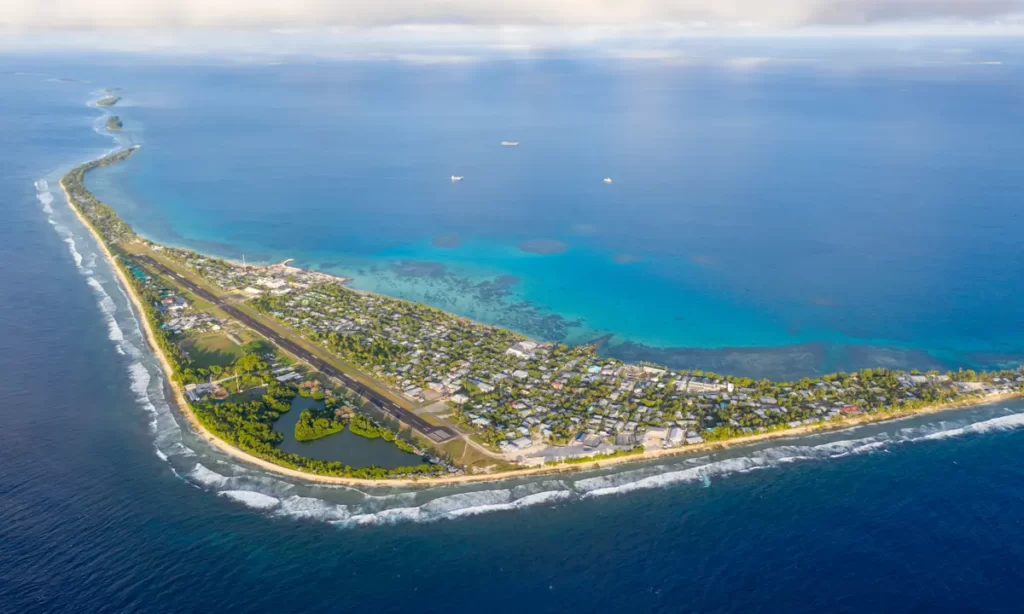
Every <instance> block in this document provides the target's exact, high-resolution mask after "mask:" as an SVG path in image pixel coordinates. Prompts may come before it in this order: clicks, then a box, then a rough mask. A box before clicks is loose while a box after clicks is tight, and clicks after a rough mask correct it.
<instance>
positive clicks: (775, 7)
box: [0, 0, 1024, 28]
mask: <svg viewBox="0 0 1024 614" xmlns="http://www.w3.org/2000/svg"><path fill="white" fill-rule="evenodd" d="M1022 14H1024V0H287V1H282V0H0V24H3V25H5V26H14V27H32V28H155V27H160V28H210V27H228V28H238V27H242V28H245V27H309V26H357V27H367V26H383V25H395V24H472V25H490V26H494V25H549V26H550V25H557V26H566V27H575V26H588V25H635V24H652V23H672V24H680V25H687V24H690V25H693V26H694V27H751V26H760V27H774V28H793V27H807V26H866V27H869V26H872V25H886V24H890V25H891V24H906V23H921V22H944V23H981V24H999V23H1006V22H1014V21H1019V19H1020V17H1021V15H1022Z"/></svg>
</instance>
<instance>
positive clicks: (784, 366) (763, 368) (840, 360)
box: [601, 341, 950, 381]
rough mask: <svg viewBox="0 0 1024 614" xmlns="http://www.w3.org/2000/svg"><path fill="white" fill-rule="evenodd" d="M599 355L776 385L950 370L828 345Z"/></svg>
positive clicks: (922, 358) (640, 347) (614, 349)
mask: <svg viewBox="0 0 1024 614" xmlns="http://www.w3.org/2000/svg"><path fill="white" fill-rule="evenodd" d="M601 353H602V355H605V356H610V357H612V358H616V359H618V360H622V361H624V362H645V361H646V362H652V363H655V364H661V365H665V366H667V367H669V368H671V369H700V370H703V371H713V372H715V373H721V374H723V375H736V376H741V377H752V378H758V379H759V378H768V379H771V380H776V381H793V380H798V379H800V378H803V377H819V376H822V375H825V374H827V373H834V372H836V371H856V370H859V369H866V368H871V367H887V368H891V369H907V370H909V369H920V370H922V371H926V370H929V369H938V370H940V371H943V370H945V369H947V368H950V365H946V364H944V363H943V362H942V361H940V360H938V359H936V358H935V357H934V356H931V355H930V354H928V353H927V352H921V351H917V350H907V349H902V348H890V347H880V346H866V345H841V344H828V343H801V344H795V345H786V346H780V347H759V348H681V347H668V348H664V347H652V346H648V345H644V344H641V343H634V342H632V341H626V342H624V343H620V344H617V345H614V344H611V343H605V344H604V345H603V346H602V347H601Z"/></svg>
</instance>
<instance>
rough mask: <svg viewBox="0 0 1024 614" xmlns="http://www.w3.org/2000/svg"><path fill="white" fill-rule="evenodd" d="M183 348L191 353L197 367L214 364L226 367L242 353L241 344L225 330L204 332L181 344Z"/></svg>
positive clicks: (207, 366) (206, 366)
mask: <svg viewBox="0 0 1024 614" xmlns="http://www.w3.org/2000/svg"><path fill="white" fill-rule="evenodd" d="M181 347H182V349H184V350H185V351H186V352H188V353H189V356H191V357H192V362H193V363H194V365H195V366H196V367H202V368H209V367H210V366H212V365H220V366H222V367H226V366H228V365H230V364H231V363H233V362H235V361H236V360H237V359H238V357H239V356H241V355H242V348H241V346H239V345H237V344H236V343H235V342H234V341H232V340H231V339H228V337H227V335H226V334H224V332H223V331H216V332H210V333H203V334H201V335H199V336H197V337H194V338H192V339H186V340H185V341H183V342H182V344H181Z"/></svg>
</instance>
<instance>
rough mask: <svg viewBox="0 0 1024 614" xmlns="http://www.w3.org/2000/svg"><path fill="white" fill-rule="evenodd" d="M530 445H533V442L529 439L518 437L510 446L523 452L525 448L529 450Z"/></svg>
mask: <svg viewBox="0 0 1024 614" xmlns="http://www.w3.org/2000/svg"><path fill="white" fill-rule="evenodd" d="M532 445H533V440H532V439H530V438H529V437H520V438H518V439H514V440H512V446H513V447H515V448H518V449H520V450H524V449H526V448H529V447H530V446H532Z"/></svg>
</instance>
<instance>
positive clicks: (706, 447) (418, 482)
mask: <svg viewBox="0 0 1024 614" xmlns="http://www.w3.org/2000/svg"><path fill="white" fill-rule="evenodd" d="M60 187H61V191H62V192H63V193H64V198H65V201H66V202H67V203H68V206H69V207H70V208H71V210H72V211H73V212H74V213H75V216H76V217H77V218H78V219H79V221H80V222H81V223H82V224H83V225H84V226H85V227H86V228H87V229H88V230H89V232H90V234H91V235H92V237H93V239H94V240H95V241H96V243H97V244H98V245H99V246H100V248H101V250H102V252H103V255H104V257H105V258H106V259H107V261H108V262H109V264H110V265H111V267H112V268H113V269H114V271H115V272H116V273H117V277H118V283H119V284H121V286H122V288H123V289H124V290H125V292H126V293H127V295H128V296H129V297H130V298H131V301H132V304H133V306H134V308H135V309H136V311H137V312H138V315H139V320H140V321H141V322H142V324H143V330H144V332H145V335H146V339H147V341H148V343H149V347H150V350H151V351H152V352H153V353H154V354H155V355H156V357H157V358H158V359H159V361H160V365H161V367H162V369H163V372H164V379H165V382H166V384H167V386H169V387H170V389H171V390H172V392H173V395H172V398H173V400H174V404H175V406H176V408H177V410H178V411H179V412H180V414H181V415H182V416H184V418H185V419H186V421H187V423H188V425H189V428H191V429H192V430H193V431H194V432H195V433H197V434H199V435H200V436H202V437H203V439H205V440H206V441H208V442H209V443H210V444H211V445H213V446H215V447H216V448H217V449H218V450H220V451H221V452H224V453H225V454H228V455H230V456H232V457H234V458H236V459H238V460H240V461H243V462H245V463H249V464H251V465H255V466H257V467H260V468H261V469H265V470H267V471H271V472H274V473H278V474H280V475H284V476H287V477H290V478H298V479H302V480H307V481H310V482H316V483H320V484H338V485H345V486H359V487H370V488H379V487H410V486H421V487H422V486H438V485H454V484H469V483H481V482H496V481H501V480H509V479H514V478H524V477H536V476H544V475H556V474H560V473H577V472H582V471H587V470H595V469H603V468H607V467H611V466H615V465H622V464H625V463H639V462H642V461H646V460H653V459H659V458H665V457H672V456H681V455H689V454H693V455H698V454H706V453H708V452H712V451H716V450H724V449H728V448H735V447H740V446H744V445H752V444H755V443H759V442H764V441H769V440H774V439H783V438H787V437H798V436H802V435H809V434H812V433H820V432H827V431H832V430H839V429H844V428H850V427H854V426H859V425H863V424H869V423H874V422H885V421H890V420H898V419H901V418H906V417H910V416H917V415H925V414H929V413H936V412H940V411H945V410H951V409H957V408H963V407H969V406H974V405H984V404H987V403H997V402H1000V401H1005V400H1008V399H1011V398H1016V397H1020V396H1021V395H1020V394H1019V393H1009V394H998V395H989V396H987V397H983V398H976V399H974V398H972V399H969V400H964V401H961V402H956V403H947V404H940V405H935V406H932V407H927V408H923V409H917V410H911V411H903V412H895V413H884V414H862V415H859V416H855V417H851V418H845V419H843V420H839V421H831V422H828V423H824V424H813V425H804V426H799V427H794V428H787V429H782V430H776V431H771V432H766V433H758V434H753V435H748V436H744V437H737V438H733V439H729V440H726V441H720V442H705V443H700V444H695V445H687V446H681V447H677V448H665V449H660V450H645V451H643V452H642V453H638V454H629V455H623V456H618V457H614V458H607V459H600V460H594V461H588V462H580V463H574V464H565V465H555V466H544V467H531V468H525V469H516V470H511V471H504V472H500V473H492V474H488V473H482V474H472V475H459V476H441V477H430V478H420V479H405V478H401V479H386V480H366V479H359V478H344V477H335V476H322V475H316V474H312V473H307V472H304V471H297V470H295V469H291V468H288V467H282V466H281V465H278V464H275V463H272V462H270V461H267V460H264V459H261V458H258V457H256V456H253V455H251V454H248V453H246V452H244V451H243V450H240V449H238V448H236V447H235V446H232V445H230V444H229V443H227V442H225V441H224V440H222V439H220V438H219V437H217V436H215V435H214V434H213V433H211V432H210V431H209V430H208V429H207V428H206V427H204V426H203V425H202V424H201V423H200V422H199V420H198V419H197V418H196V416H195V414H194V413H193V412H192V410H191V408H190V407H189V405H188V403H187V401H186V400H185V395H184V390H183V388H182V387H181V385H180V384H178V383H177V382H175V381H174V379H173V377H172V375H173V371H172V369H171V365H170V363H169V362H168V361H167V357H166V356H165V355H164V353H163V351H162V350H161V349H160V347H159V345H158V344H157V343H156V340H155V336H154V334H153V330H152V328H151V325H150V322H149V319H148V318H146V317H145V315H144V313H145V312H144V310H143V307H142V304H141V302H140V301H139V298H138V296H137V295H136V293H135V290H134V289H133V286H132V285H131V283H130V282H129V281H128V279H127V277H125V274H124V271H123V270H122V268H121V266H120V265H119V264H118V263H117V261H116V259H115V258H114V256H113V254H112V253H111V252H110V250H109V249H108V248H107V246H106V243H105V242H104V241H103V239H102V238H101V237H100V235H99V233H98V232H96V230H95V228H94V227H93V226H92V224H91V223H90V222H89V220H88V219H87V218H86V217H85V216H84V215H82V213H81V212H80V211H79V209H78V207H77V206H76V205H75V204H74V203H73V201H72V199H71V197H70V195H69V194H68V192H67V190H66V189H65V187H64V182H63V180H62V181H61V182H60Z"/></svg>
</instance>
